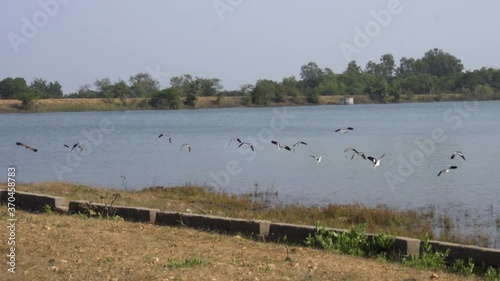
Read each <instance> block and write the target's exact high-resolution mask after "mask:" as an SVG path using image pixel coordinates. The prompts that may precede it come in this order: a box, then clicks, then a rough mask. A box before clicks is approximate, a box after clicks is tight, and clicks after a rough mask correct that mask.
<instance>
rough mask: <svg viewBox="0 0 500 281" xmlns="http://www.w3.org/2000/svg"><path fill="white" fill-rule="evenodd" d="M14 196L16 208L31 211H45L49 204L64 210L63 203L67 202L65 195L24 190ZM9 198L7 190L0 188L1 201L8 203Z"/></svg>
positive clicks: (53, 208)
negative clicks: (51, 194)
mask: <svg viewBox="0 0 500 281" xmlns="http://www.w3.org/2000/svg"><path fill="white" fill-rule="evenodd" d="M14 198H15V199H16V200H15V201H14V202H11V203H13V204H14V205H15V206H16V208H19V209H22V210H26V211H31V212H45V208H46V206H49V207H50V208H51V209H52V210H54V211H58V210H63V209H64V207H63V206H62V205H64V204H65V202H66V198H64V197H59V196H50V195H45V194H37V193H29V192H22V191H16V192H15V195H14ZM7 200H8V193H7V190H0V201H1V202H2V204H4V203H5V204H6V203H7Z"/></svg>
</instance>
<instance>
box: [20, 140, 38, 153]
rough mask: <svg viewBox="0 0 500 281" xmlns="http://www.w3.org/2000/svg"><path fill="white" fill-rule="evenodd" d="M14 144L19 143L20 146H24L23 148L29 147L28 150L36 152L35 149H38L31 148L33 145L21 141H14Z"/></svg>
mask: <svg viewBox="0 0 500 281" xmlns="http://www.w3.org/2000/svg"><path fill="white" fill-rule="evenodd" d="M16 144H17V145H20V146H22V147H24V148H26V149H29V150H31V151H33V152H37V151H38V149H36V148H33V147H31V146H29V145H26V144H24V143H22V142H16Z"/></svg>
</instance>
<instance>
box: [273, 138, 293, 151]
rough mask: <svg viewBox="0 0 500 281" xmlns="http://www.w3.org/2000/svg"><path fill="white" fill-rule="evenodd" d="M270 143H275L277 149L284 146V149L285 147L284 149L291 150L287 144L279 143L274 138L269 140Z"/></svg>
mask: <svg viewBox="0 0 500 281" xmlns="http://www.w3.org/2000/svg"><path fill="white" fill-rule="evenodd" d="M271 143H272V144H275V145H276V146H277V147H278V150H281V149H282V148H284V149H286V150H288V151H290V150H292V149H291V148H290V147H289V146H288V145H285V144H280V143H279V142H277V141H274V140H273V141H271Z"/></svg>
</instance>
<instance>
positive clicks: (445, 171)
mask: <svg viewBox="0 0 500 281" xmlns="http://www.w3.org/2000/svg"><path fill="white" fill-rule="evenodd" d="M456 168H458V167H457V166H450V167H449V168H448V169H442V170H441V171H440V172H439V174H438V177H439V176H440V175H441V174H442V173H444V174H445V175H446V174H448V173H449V172H450V169H456Z"/></svg>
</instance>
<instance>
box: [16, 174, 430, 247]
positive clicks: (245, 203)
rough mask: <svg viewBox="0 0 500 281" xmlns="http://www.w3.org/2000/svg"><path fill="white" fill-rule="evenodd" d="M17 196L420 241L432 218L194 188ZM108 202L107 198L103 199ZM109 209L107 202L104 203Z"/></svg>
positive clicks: (25, 187) (57, 186)
mask: <svg viewBox="0 0 500 281" xmlns="http://www.w3.org/2000/svg"><path fill="white" fill-rule="evenodd" d="M17 190H18V191H27V192H35V193H43V194H50V195H55V196H63V197H66V199H67V200H68V201H69V200H89V201H93V202H98V203H104V202H102V200H101V199H100V197H101V196H104V195H105V194H106V193H108V194H113V193H116V192H119V193H120V194H121V197H120V198H119V199H118V200H117V201H116V202H115V205H123V206H140V207H148V208H157V209H160V210H168V211H177V212H186V211H187V210H190V211H192V212H193V213H200V214H211V215H217V216H224V217H226V216H227V217H237V218H246V219H263V220H270V221H273V222H286V223H295V224H303V225H315V224H316V223H317V222H318V221H319V222H320V223H321V225H322V226H327V227H335V228H349V227H350V226H352V225H358V224H366V225H367V228H366V230H367V231H368V232H373V233H375V232H385V233H389V234H392V235H400V236H407V237H415V238H419V239H422V238H423V237H424V234H425V233H426V232H428V233H430V235H431V237H432V229H431V225H432V213H429V212H427V213H426V212H417V211H413V210H394V209H390V208H388V207H385V206H378V207H376V208H368V207H365V206H362V205H360V204H349V205H329V206H326V207H321V208H320V207H317V206H302V205H298V204H292V205H279V204H278V205H273V204H271V203H269V202H266V201H265V200H255V198H253V197H252V196H250V195H248V196H236V195H231V194H226V193H220V192H214V191H210V190H208V189H207V188H204V187H199V186H189V185H186V186H181V187H169V188H164V187H154V188H148V189H144V190H140V191H133V190H129V191H125V190H112V189H106V188H97V187H89V186H84V185H79V184H72V183H65V182H47V183H36V184H18V185H17ZM108 198H110V196H108ZM107 203H108V204H109V202H107Z"/></svg>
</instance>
